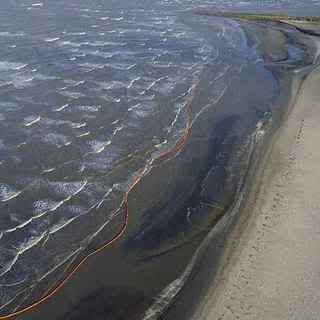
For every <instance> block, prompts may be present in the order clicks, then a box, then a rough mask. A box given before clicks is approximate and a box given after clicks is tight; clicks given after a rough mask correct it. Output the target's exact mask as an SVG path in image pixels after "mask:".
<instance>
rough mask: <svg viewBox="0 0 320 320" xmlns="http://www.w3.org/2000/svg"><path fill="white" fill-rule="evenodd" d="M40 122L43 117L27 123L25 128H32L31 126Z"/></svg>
mask: <svg viewBox="0 0 320 320" xmlns="http://www.w3.org/2000/svg"><path fill="white" fill-rule="evenodd" d="M40 120H41V116H38V117H37V118H36V119H34V120H32V121H30V122H28V123H26V124H25V125H24V126H25V127H30V126H32V125H33V124H35V123H37V122H39V121H40Z"/></svg>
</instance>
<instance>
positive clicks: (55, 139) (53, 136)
mask: <svg viewBox="0 0 320 320" xmlns="http://www.w3.org/2000/svg"><path fill="white" fill-rule="evenodd" d="M42 140H43V141H44V142H46V143H48V144H53V145H56V146H62V145H64V144H66V143H67V142H68V141H69V139H68V138H67V137H66V136H64V135H62V134H59V133H48V134H47V135H45V136H44V137H43V138H42Z"/></svg>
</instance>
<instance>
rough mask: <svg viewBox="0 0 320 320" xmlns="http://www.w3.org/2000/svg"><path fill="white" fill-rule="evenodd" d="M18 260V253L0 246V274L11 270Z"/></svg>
mask: <svg viewBox="0 0 320 320" xmlns="http://www.w3.org/2000/svg"><path fill="white" fill-rule="evenodd" d="M17 260H18V253H17V252H16V251H15V250H12V249H6V248H0V276H3V275H4V274H6V273H7V272H8V271H10V270H11V268H12V266H13V265H14V264H15V263H16V261H17Z"/></svg>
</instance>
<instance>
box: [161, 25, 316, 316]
mask: <svg viewBox="0 0 320 320" xmlns="http://www.w3.org/2000/svg"><path fill="white" fill-rule="evenodd" d="M250 23H252V21H250ZM264 24H265V26H266V25H267V24H266V23H265V22H264ZM242 27H243V26H242ZM291 27H292V26H291ZM297 32H299V30H298V29H297ZM304 36H305V34H304V33H301V38H300V39H299V40H301V39H303V38H304ZM260 37H261V34H260ZM298 37H300V35H298ZM260 40H261V39H260ZM309 40H310V41H308V42H309V43H308V44H309V50H311V51H312V52H313V53H314V59H313V62H312V64H311V65H308V64H307V65H305V66H304V67H302V68H300V69H299V68H298V69H296V71H294V74H296V75H298V77H295V76H293V75H291V76H289V75H288V77H289V78H290V77H291V78H292V79H291V80H292V81H291V80H288V79H287V80H284V79H283V78H282V79H281V77H280V78H278V80H280V83H279V86H280V88H282V90H284V91H281V92H282V94H280V96H279V98H278V99H277V101H276V103H275V106H274V107H275V108H280V107H282V108H283V109H281V112H280V113H279V115H278V116H279V119H273V120H275V122H276V123H273V124H271V126H273V128H269V129H268V130H267V131H268V133H267V135H266V137H265V139H263V141H262V142H261V144H260V145H258V146H257V149H258V150H255V151H254V155H253V157H254V159H253V163H252V164H251V165H250V168H249V172H248V173H247V177H246V179H245V183H244V184H245V185H244V190H243V192H242V193H241V194H239V196H238V199H236V201H235V203H234V205H233V209H231V211H233V212H231V213H229V214H226V215H225V216H224V217H223V218H222V219H221V221H219V223H218V224H217V225H216V226H215V228H214V229H213V230H212V231H211V232H210V234H209V235H208V238H207V239H206V240H205V241H204V244H203V248H202V249H201V250H200V251H202V252H201V253H200V255H201V258H199V261H198V262H197V264H196V265H195V267H194V271H193V274H192V275H191V276H190V280H189V281H187V282H186V284H185V288H183V289H182V292H181V297H177V299H176V300H175V301H174V302H173V304H172V305H171V306H170V307H169V310H168V311H167V313H166V314H165V315H164V316H163V317H161V319H186V318H187V319H192V320H200V319H201V320H205V319H208V320H215V319H217V320H218V319H219V320H220V318H218V317H214V316H212V313H210V317H208V314H207V313H208V312H210V311H213V312H214V310H215V309H214V307H213V306H212V305H213V304H214V302H215V301H216V299H217V296H219V294H221V293H222V291H223V289H221V281H224V280H223V279H224V277H225V274H226V272H227V270H228V269H229V265H232V264H233V257H234V255H237V253H238V252H239V250H240V245H239V242H241V241H242V235H243V233H244V232H245V230H246V225H247V224H248V222H249V223H250V221H251V220H252V219H254V217H253V214H251V213H248V212H245V211H247V210H248V208H249V207H253V206H254V203H256V201H257V197H258V194H259V192H260V189H261V188H262V185H263V183H262V181H263V179H264V172H265V168H266V167H267V166H268V161H269V159H270V157H272V153H273V151H272V150H273V146H274V144H275V143H276V142H277V140H278V138H279V136H281V132H282V127H283V126H284V124H285V123H286V121H287V119H288V118H290V116H291V113H292V112H294V110H295V108H294V107H295V106H296V104H297V101H298V100H299V99H300V95H301V94H303V93H302V91H303V90H304V89H303V88H304V86H305V82H306V81H307V80H308V79H309V75H310V74H312V73H313V72H314V71H313V70H314V69H315V65H316V63H317V62H318V50H317V48H318V47H319V42H318V40H317V39H316V37H310V38H309ZM299 79H300V80H299ZM288 81H289V82H288ZM289 83H290V85H289ZM289 87H290V92H291V93H290V94H288V95H287V94H285V93H284V92H286V90H289ZM274 126H275V127H274ZM240 198H241V199H240ZM200 274H202V276H201V275H200ZM221 279H222V280H221ZM186 306H187V307H186ZM181 310H183V312H182V311H181ZM205 316H207V318H205ZM221 319H224V318H221ZM231 319H237V318H231Z"/></svg>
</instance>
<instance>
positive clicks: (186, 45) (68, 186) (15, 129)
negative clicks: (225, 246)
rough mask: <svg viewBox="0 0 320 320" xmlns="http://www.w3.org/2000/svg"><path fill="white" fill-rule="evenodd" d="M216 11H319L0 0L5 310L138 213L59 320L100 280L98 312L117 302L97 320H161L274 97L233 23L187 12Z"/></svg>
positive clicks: (0, 235) (288, 4)
mask: <svg viewBox="0 0 320 320" xmlns="http://www.w3.org/2000/svg"><path fill="white" fill-rule="evenodd" d="M208 6H210V7H215V8H220V9H222V8H223V9H233V10H253V11H257V10H261V11H276V12H279V11H283V12H289V13H291V14H297V15H308V14H312V15H315V13H320V1H308V4H306V2H305V1H292V0H290V1H289V0H286V1H275V0H273V1H271V0H270V1H236V0H233V1H222V0H221V1H220V0H216V1H205V0H204V1H202V0H160V1H155V0H150V1H143V0H139V1H138V0H135V1H128V0H120V1H119V0H118V1H112V0H110V1H99V0H93V1H84V0H78V1H76V0H69V1H61V0H56V1H35V0H32V1H31V0H4V1H2V2H1V5H0V53H1V54H0V314H1V315H2V314H3V315H5V314H9V313H12V312H13V311H16V310H20V309H23V308H24V307H25V306H28V305H30V304H32V303H33V302H34V301H37V300H38V299H39V298H40V297H42V296H43V295H45V293H46V292H48V291H49V292H50V290H51V289H52V288H53V287H54V286H55V285H56V284H57V283H59V282H61V279H62V278H63V277H64V275H65V274H66V273H67V269H68V268H71V269H72V268H73V266H74V265H77V263H78V262H79V261H81V259H83V257H85V256H87V255H88V254H90V253H91V252H93V251H94V250H95V249H97V248H99V247H101V246H102V245H103V244H105V243H106V242H108V239H109V240H110V239H112V238H114V237H115V236H116V235H117V234H119V232H120V231H121V230H122V227H123V224H124V223H125V220H126V215H127V214H128V212H129V213H130V219H129V222H128V227H127V229H126V230H125V231H126V232H125V235H124V236H123V237H122V238H121V239H120V241H119V244H118V243H117V244H116V245H115V246H113V247H112V248H111V249H110V251H109V252H110V253H107V254H106V255H107V256H106V257H104V258H103V259H102V258H101V260H99V262H97V263H99V267H97V269H95V268H92V264H91V269H90V268H88V270H87V271H86V272H87V275H90V277H89V276H88V277H89V278H90V279H91V280H92V284H90V285H88V288H84V287H83V284H82V280H84V281H86V280H85V279H87V278H86V277H87V276H86V273H84V274H83V276H82V277H81V276H78V278H79V279H78V280H75V283H81V285H80V284H79V288H80V289H79V294H75V293H74V292H73V291H72V290H73V289H72V279H71V280H70V286H71V289H69V293H67V295H68V296H69V297H70V296H71V302H70V301H68V302H65V304H63V305H62V307H61V310H59V311H58V310H57V311H56V313H55V312H53V313H52V316H51V318H50V319H60V318H61V317H62V318H64V317H63V316H62V314H67V313H68V314H70V319H80V318H81V317H82V316H83V315H80V314H79V311H78V313H72V312H71V310H73V308H74V307H75V306H77V305H78V304H79V301H83V299H85V300H86V301H91V300H90V299H88V298H86V294H87V295H88V296H92V293H93V292H96V290H98V289H99V290H102V292H103V293H102V294H100V293H99V294H97V295H98V296H99V297H100V298H99V299H102V300H101V303H100V304H99V306H100V305H105V301H106V300H108V301H112V303H108V308H107V309H108V311H106V310H105V309H104V311H101V310H100V309H99V308H100V307H97V306H96V305H95V309H94V310H100V311H97V314H96V318H94V319H100V318H99V317H100V316H101V314H102V313H103V312H105V314H108V315H110V319H111V317H113V318H112V319H123V318H121V317H123V316H124V314H125V312H124V311H123V310H124V309H126V306H127V305H126V304H125V305H123V302H122V301H123V300H126V301H127V302H126V303H127V304H128V305H129V306H130V308H132V309H130V308H129V309H130V310H135V306H136V305H138V306H139V307H138V308H137V309H138V311H137V312H136V314H137V319H138V317H140V318H141V314H144V316H145V319H153V318H152V317H154V314H157V312H158V311H157V312H156V313H152V312H151V311H152V310H151V311H150V310H149V309H147V308H146V306H148V305H150V304H151V303H152V302H154V299H155V297H158V296H159V293H160V292H163V295H165V296H168V297H169V296H170V294H168V293H165V292H167V291H161V290H169V291H170V290H172V291H173V292H175V291H176V290H177V289H178V288H179V286H181V283H183V281H182V280H181V278H179V279H180V280H179V281H180V282H179V281H178V282H179V283H175V282H174V281H176V280H175V279H178V275H180V274H181V272H182V270H185V267H186V265H187V264H188V263H190V260H191V256H192V252H194V251H195V249H196V247H197V245H198V242H197V241H200V238H201V237H200V238H199V234H202V233H205V230H207V229H208V228H209V227H210V225H212V224H213V223H214V221H215V220H216V219H217V217H218V216H219V214H220V211H221V210H222V211H223V210H224V209H226V208H227V207H228V204H229V201H230V199H231V198H232V195H233V194H234V193H235V192H236V190H237V187H238V184H239V181H241V175H242V171H241V170H242V163H243V162H245V161H246V158H247V153H246V152H247V151H246V150H248V149H247V147H248V146H249V145H250V141H251V139H252V135H253V134H256V132H257V130H259V129H260V128H261V125H262V123H263V121H264V119H265V118H267V117H268V116H269V114H270V105H271V104H272V102H273V101H274V99H275V98H276V97H277V95H278V88H277V83H276V81H275V79H274V78H273V76H272V74H271V73H270V71H268V70H267V69H265V68H263V63H262V61H261V58H260V57H259V56H258V54H257V52H256V51H255V50H254V49H252V48H250V47H249V46H248V45H247V43H246V40H245V35H244V33H243V31H242V29H241V28H240V27H239V25H238V23H236V22H234V21H231V20H225V19H219V18H215V19H213V18H208V17H199V16H194V15H193V14H192V10H193V9H195V8H199V7H208ZM248 74H250V79H249V80H246V81H247V83H242V79H243V78H244V77H245V76H246V75H248ZM250 86H252V87H255V92H254V93H252V92H251V91H250V90H249V89H250ZM252 87H251V88H252ZM235 88H238V89H235ZM261 93H263V95H264V98H263V99H261ZM244 102H245V103H244ZM194 239H196V240H195V241H193V240H194ZM106 250H108V249H106ZM102 262H103V263H102ZM101 264H102V265H101ZM89 269H90V270H91V271H90V270H89ZM68 270H69V269H68ZM128 270H129V271H128ZM95 272H96V273H97V274H95ZM159 272H160V273H161V272H162V274H160V275H159ZM155 273H158V276H157V277H155V276H154V274H155ZM79 274H81V271H79ZM144 277H145V279H144ZM146 279H147V280H148V281H147V283H146ZM91 280H90V281H91ZM100 282H101V287H99V286H98V285H97V283H100ZM168 285H169V287H168ZM170 285H171V287H170ZM97 288H98V289H97ZM119 288H120V289H119ZM170 288H171V289H170ZM74 290H75V291H76V290H77V289H74ZM130 290H134V291H133V293H132V294H131V293H130V292H131V291H130ZM70 292H71V293H70ZM99 292H100V291H99ZM114 292H116V293H114ZM124 292H125V293H124ZM137 292H138V293H137ZM171 293H172V292H171ZM125 294H127V296H126V295H125ZM123 295H124V296H126V298H125V299H124V298H122V297H123ZM111 296H112V298H110V297H111ZM72 297H73V298H72ZM137 297H140V298H139V299H140V300H139V299H138V298H137ZM61 299H62V298H61ZM61 299H60V300H61ZM99 299H98V300H99ZM135 299H138V302H136V300H135ZM52 301H56V300H55V298H52V299H51V302H50V303H53V305H54V302H52ZM99 301H100V300H99ZM119 301H121V303H120V302H119ZM43 308H44V310H45V307H43ZM90 308H91V306H90V307H89V306H88V307H85V309H86V310H92V309H90ZM80 310H82V309H80ZM119 310H120V311H119ZM141 310H149V311H148V312H149V313H148V312H147V313H146V312H145V311H141ZM159 310H161V308H160V309H159ZM60 311H61V313H60ZM70 312H71V313H70ZM101 312H102V313H101ZM131 312H133V311H131ZM150 312H151V313H150ZM90 314H92V312H91V313H90ZM150 314H151V315H150ZM42 315H43V314H42ZM28 317H29V318H30V319H36V317H37V315H32V316H29V315H28V314H26V315H25V318H26V319H28ZM39 318H41V313H39ZM108 319H109V318H108ZM132 319H134V317H133V316H132Z"/></svg>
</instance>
